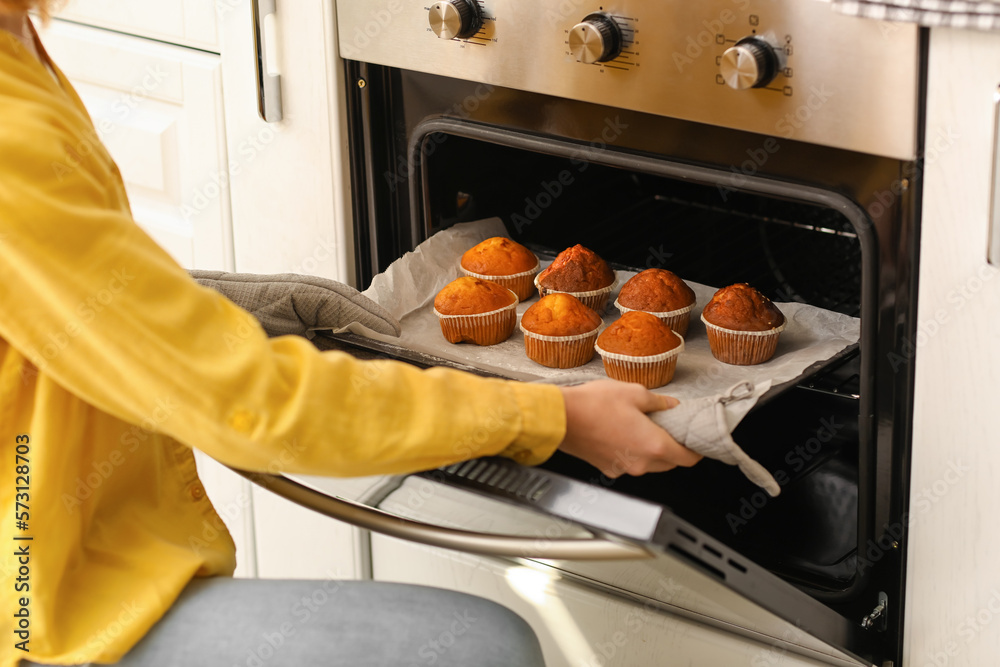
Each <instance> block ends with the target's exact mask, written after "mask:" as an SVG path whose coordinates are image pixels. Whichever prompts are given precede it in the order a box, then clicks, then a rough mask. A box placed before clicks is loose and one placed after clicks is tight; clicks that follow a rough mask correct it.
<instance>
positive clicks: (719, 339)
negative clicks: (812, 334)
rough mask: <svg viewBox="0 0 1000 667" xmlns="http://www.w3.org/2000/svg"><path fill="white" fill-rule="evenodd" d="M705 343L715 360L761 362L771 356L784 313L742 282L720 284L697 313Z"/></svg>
mask: <svg viewBox="0 0 1000 667" xmlns="http://www.w3.org/2000/svg"><path fill="white" fill-rule="evenodd" d="M701 321H702V322H704V323H705V328H706V329H707V330H708V344H709V346H710V347H711V348H712V354H713V355H715V358H716V359H718V360H719V361H722V362H725V363H727V364H735V365H738V366H750V365H752V364H761V363H764V362H765V361H767V360H768V359H770V358H771V357H773V356H774V350H775V349H776V348H777V347H778V336H779V334H780V333H781V332H782V331H784V329H785V316H784V315H782V314H781V311H780V310H778V308H777V306H775V305H774V304H773V303H771V300H770V299H768V298H767V297H766V296H764V295H763V294H761V293H760V292H758V291H757V290H755V289H754V288H753V287H750V285H747V284H746V283H737V284H735V285H730V286H729V287H723V288H722V289H720V290H719V291H718V292H716V293H715V295H714V296H712V300H711V301H709V302H708V305H706V306H705V309H704V310H703V311H702V313H701Z"/></svg>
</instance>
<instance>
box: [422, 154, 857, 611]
mask: <svg viewBox="0 0 1000 667" xmlns="http://www.w3.org/2000/svg"><path fill="white" fill-rule="evenodd" d="M429 147H432V149H429ZM422 161H423V164H422V169H423V170H424V179H423V180H424V184H423V197H424V218H425V221H426V223H427V224H426V226H425V227H424V228H423V229H422V230H421V234H422V235H430V234H433V233H434V232H435V231H438V230H440V229H444V228H446V227H449V226H450V225H453V224H455V223H458V222H465V221H472V220H477V219H482V218H486V217H492V216H497V217H500V218H501V219H503V221H504V223H505V225H506V227H507V231H508V232H509V234H510V235H511V236H512V237H513V238H514V239H516V240H518V241H520V242H521V243H524V244H525V245H527V246H528V247H530V248H532V249H533V250H535V251H536V252H538V253H540V254H543V255H548V256H550V257H551V256H554V255H555V254H556V253H558V252H559V251H560V250H562V249H563V248H565V247H567V246H570V245H573V244H575V243H581V244H583V245H585V246H587V247H589V248H591V249H593V250H595V251H596V252H598V253H599V254H600V255H601V256H603V257H604V258H605V259H606V260H608V261H609V262H610V263H611V264H612V265H613V266H615V267H616V268H625V269H631V270H636V271H637V270H641V269H645V268H651V267H660V268H665V269H669V270H671V271H673V272H675V273H676V274H677V275H679V276H681V277H682V278H684V279H687V280H692V281H696V282H700V283H704V284H706V285H712V286H716V287H722V286H725V285H728V284H731V283H734V282H748V283H750V284H752V285H754V286H755V287H757V288H758V289H760V290H761V291H762V292H764V293H765V294H767V295H768V296H769V297H770V298H771V299H773V300H775V301H779V302H781V301H799V302H803V303H808V304H811V305H814V306H818V307H820V308H825V309H829V310H833V311H837V312H840V313H845V314H848V315H851V316H854V317H860V315H861V303H862V290H863V289H864V288H865V286H864V285H863V284H862V266H861V264H862V252H861V243H860V240H859V238H858V234H857V233H856V230H855V228H854V227H853V225H852V223H851V222H850V221H849V220H848V219H847V218H846V217H845V216H844V215H843V214H842V213H840V212H839V211H836V210H833V209H831V208H827V207H823V206H818V205H816V204H812V203H805V202H802V201H793V200H790V199H782V198H776V197H773V196H761V195H758V194H750V193H748V192H743V191H738V190H736V189H735V188H734V187H731V185H734V184H738V183H739V180H738V179H739V176H740V174H732V175H730V174H729V173H722V174H721V175H720V181H719V183H720V184H716V185H711V184H702V183H695V182H691V181H687V180H683V179H671V178H665V177H662V176H655V175H650V174H648V173H641V172H636V171H628V170H623V169H619V168H615V167H609V166H604V165H600V164H596V163H593V162H583V161H581V160H578V159H570V158H566V157H561V156H557V155H546V154H535V153H533V154H526V153H525V152H524V151H523V150H521V149H518V148H512V147H508V146H503V145H498V144H494V143H490V142H486V141H480V140H476V139H470V138H466V137H461V136H455V135H431V136H429V137H427V138H426V139H425V141H424V149H423V157H422ZM457 166H458V167H460V168H456V167H457ZM860 352H861V350H860V343H859V345H857V346H854V347H852V348H850V349H849V350H847V351H846V352H845V353H844V354H842V355H840V356H839V357H838V358H836V359H835V360H834V361H832V362H831V363H827V364H824V365H823V366H822V367H821V368H818V369H814V371H813V372H810V373H809V374H807V375H806V376H804V377H802V378H801V379H800V381H798V382H797V383H794V384H793V385H792V386H788V387H784V388H783V389H782V390H781V391H779V392H775V393H774V395H771V396H767V397H765V399H766V400H762V401H761V402H760V403H758V405H757V406H756V407H755V408H754V410H753V411H752V412H751V413H750V414H749V415H747V417H746V418H745V419H744V420H743V421H742V422H741V423H740V425H739V426H738V428H737V429H736V431H735V433H734V438H735V440H736V441H737V442H738V443H739V444H740V445H741V446H742V447H743V448H744V449H745V450H746V451H747V452H748V453H749V454H750V456H752V457H753V458H756V459H757V460H759V461H760V462H761V463H762V464H763V465H764V466H765V467H767V468H768V469H769V470H771V471H772V473H775V474H776V475H777V473H778V471H782V472H783V473H784V476H779V477H778V479H779V483H782V493H781V495H780V496H779V497H777V498H768V497H767V496H766V494H764V493H763V491H761V490H760V489H758V488H757V487H756V486H754V485H752V484H751V483H749V482H748V481H747V480H746V479H745V478H744V477H743V476H742V474H741V473H740V472H739V471H738V470H737V469H736V468H734V467H732V466H728V465H724V464H722V463H718V462H715V461H710V460H705V461H703V462H701V463H699V464H698V465H697V466H695V467H693V468H691V469H678V470H674V471H671V472H669V473H660V474H650V475H646V476H644V477H640V478H633V477H627V476H626V477H623V478H620V479H617V480H608V479H606V478H604V479H601V475H600V473H599V472H598V471H597V470H596V469H594V468H591V467H590V466H589V465H587V464H585V463H583V462H581V461H579V460H577V459H574V458H572V457H569V456H566V455H561V454H557V455H556V456H555V457H553V458H552V459H551V460H550V461H549V462H548V463H546V464H545V467H546V468H548V469H551V470H553V471H556V472H559V473H561V474H565V475H569V476H571V477H575V478H577V479H580V480H584V481H591V482H598V481H599V483H601V484H603V485H605V486H608V487H610V488H612V489H615V490H617V491H619V492H621V493H625V494H629V495H633V496H637V497H641V498H643V499H646V500H650V501H653V502H656V503H660V504H664V505H667V506H669V507H670V508H671V509H672V510H673V511H674V512H675V513H676V514H678V515H679V516H681V517H682V518H684V519H686V520H688V521H690V522H691V523H693V524H695V525H696V526H698V527H699V528H701V529H702V530H704V531H705V532H707V533H709V534H710V535H712V536H713V537H715V538H716V539H718V540H720V541H722V542H723V543H725V544H727V545H729V546H731V547H732V548H734V549H737V550H738V551H740V552H741V553H743V554H744V555H746V556H748V557H749V558H751V559H753V560H754V561H756V562H757V563H758V564H760V565H762V566H764V567H766V568H768V569H769V570H771V571H773V572H774V573H776V574H777V575H779V576H781V577H782V578H784V579H786V580H787V581H789V582H791V583H793V584H796V585H798V586H800V587H802V588H803V589H805V590H807V591H809V592H810V593H811V594H813V595H814V596H816V597H818V598H821V599H826V600H828V601H831V602H832V601H836V600H840V601H841V602H846V601H847V600H848V599H849V598H850V597H851V595H852V593H851V591H852V590H855V589H856V586H854V584H855V583H856V582H855V580H856V577H857V571H858V567H857V549H858V544H859V526H858V522H859V516H861V512H864V511H865V508H864V507H863V505H864V503H865V498H864V493H863V492H860V493H859V484H858V480H859V457H860V456H861V452H862V451H863V447H864V446H865V444H866V443H867V441H868V439H869V438H870V437H871V436H870V434H868V433H865V432H863V429H862V428H861V426H860V424H862V423H863V422H862V421H861V420H860V419H859V414H860V413H861V410H862V407H861V406H862V400H861V395H862V391H863V387H862V384H863V383H862V382H861V375H860V367H861V366H860V357H861V354H860Z"/></svg>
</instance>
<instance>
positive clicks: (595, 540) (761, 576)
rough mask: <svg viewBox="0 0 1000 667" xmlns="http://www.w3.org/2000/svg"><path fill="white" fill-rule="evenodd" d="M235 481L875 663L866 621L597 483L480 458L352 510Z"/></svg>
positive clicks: (268, 478)
mask: <svg viewBox="0 0 1000 667" xmlns="http://www.w3.org/2000/svg"><path fill="white" fill-rule="evenodd" d="M238 472H240V471H238ZM241 474H243V475H245V476H246V477H248V478H249V479H251V480H252V481H254V482H255V483H257V484H259V485H261V486H263V487H264V488H267V489H268V490H270V491H272V492H274V493H277V494H279V495H281V496H283V497H284V498H286V499H288V500H291V501H293V502H296V503H298V504H300V505H303V506H305V507H308V508H310V509H313V510H315V511H318V512H321V513H323V514H326V515H328V516H331V517H333V518H335V519H338V520H342V521H345V522H348V523H351V524H353V525H356V526H359V527H361V528H365V529H368V530H372V531H375V532H378V533H383V534H386V535H389V536H391V537H396V538H400V539H405V540H408V541H412V542H416V543H419V544H424V545H428V546H433V547H443V548H448V549H455V550H459V551H463V552H468V553H474V554H480V555H485V556H490V557H494V558H499V559H502V560H505V561H508V562H511V563H517V564H521V565H528V566H530V567H534V568H540V569H543V570H545V571H547V572H549V573H550V574H553V575H556V576H560V577H563V578H568V579H570V580H572V581H574V582H576V583H578V584H581V585H584V586H587V587H589V588H591V589H593V590H596V591H598V592H600V593H602V594H603V595H610V596H614V597H618V598H622V599H626V600H629V601H632V602H637V603H639V604H642V605H644V607H645V608H647V609H656V610H660V611H663V612H666V613H670V614H676V615H679V616H681V617H684V618H687V619H689V620H692V621H695V622H699V623H705V624H707V625H710V626H713V627H717V628H720V629H723V630H725V631H727V632H732V633H736V634H740V635H742V636H745V637H747V638H748V639H752V640H754V641H757V642H759V643H761V644H763V645H766V646H771V647H774V648H776V649H778V650H782V651H789V652H793V653H796V654H799V655H803V656H806V657H809V658H812V659H816V660H820V661H822V662H825V663H829V664H836V665H872V664H875V662H876V661H877V660H878V659H879V658H878V657H877V656H878V654H879V653H880V651H879V648H878V646H877V644H878V635H877V632H876V631H875V626H876V625H877V619H876V620H875V622H874V623H871V624H864V625H868V626H869V627H863V623H862V622H861V619H852V618H845V617H844V616H842V615H840V614H838V613H837V612H835V611H833V610H831V609H830V608H829V607H827V606H826V605H824V604H823V603H821V602H819V601H817V600H816V599H814V598H812V597H811V596H809V595H807V594H806V593H804V592H802V591H801V590H799V589H798V588H796V587H795V586H792V585H791V584H789V583H787V582H786V581H784V580H782V579H780V578H778V577H777V576H775V575H774V574H772V573H771V572H769V571H767V570H765V569H764V568H762V567H760V566H759V565H757V564H755V563H754V562H752V561H750V560H749V559H747V558H746V557H745V556H744V555H742V554H740V553H737V552H736V551H734V550H733V549H731V548H730V547H728V546H726V545H725V544H723V543H721V542H720V541H718V540H716V539H714V538H713V537H711V536H710V535H708V534H707V533H705V532H704V531H702V530H700V529H699V528H698V527H696V526H695V525H693V524H691V523H690V522H688V521H685V520H684V519H682V518H680V517H679V516H677V515H676V514H675V513H674V512H673V511H672V510H671V509H670V508H668V507H665V506H662V505H657V504H655V503H651V502H648V501H644V500H642V499H638V498H634V497H630V496H627V495H624V494H621V493H618V492H616V491H614V490H611V489H608V488H604V487H603V486H601V485H600V484H594V483H587V482H583V481H579V480H576V479H573V478H570V477H567V476H564V475H560V474H558V473H554V472H551V471H549V470H541V469H530V468H525V467H523V466H521V465H518V464H516V463H514V462H512V461H510V460H507V459H502V458H488V459H477V460H472V461H467V462H463V463H460V464H455V465H453V466H450V467H448V468H443V469H440V470H435V471H429V472H426V473H422V474H419V475H411V476H400V477H389V478H385V479H384V480H383V482H382V484H381V485H379V486H378V487H377V488H373V489H372V490H371V491H370V492H369V494H368V495H367V496H366V497H365V498H364V499H363V500H362V501H355V500H346V499H343V498H338V497H336V491H334V490H333V489H335V488H336V484H335V483H331V480H329V479H323V478H311V477H303V478H299V479H298V480H297V481H295V480H291V479H288V478H285V477H281V476H275V475H266V474H258V473H248V472H241ZM883 617H884V616H883Z"/></svg>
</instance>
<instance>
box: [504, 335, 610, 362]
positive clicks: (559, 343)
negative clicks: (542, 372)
mask: <svg viewBox="0 0 1000 667" xmlns="http://www.w3.org/2000/svg"><path fill="white" fill-rule="evenodd" d="M521 331H522V332H523V333H524V353H525V354H526V355H528V358H529V359H531V360H532V361H534V362H535V363H538V364H541V365H542V366H548V367H549V368H576V367H577V366H583V365H584V364H585V363H587V362H588V361H590V360H591V359H593V358H594V341H596V340H597V335H598V334H599V333H600V331H601V329H600V327H598V328H596V329H594V330H593V331H591V332H589V333H584V334H577V335H575V336H544V335H542V334H536V333H532V332H531V331H528V330H527V329H525V328H524V327H523V326H522V327H521Z"/></svg>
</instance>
